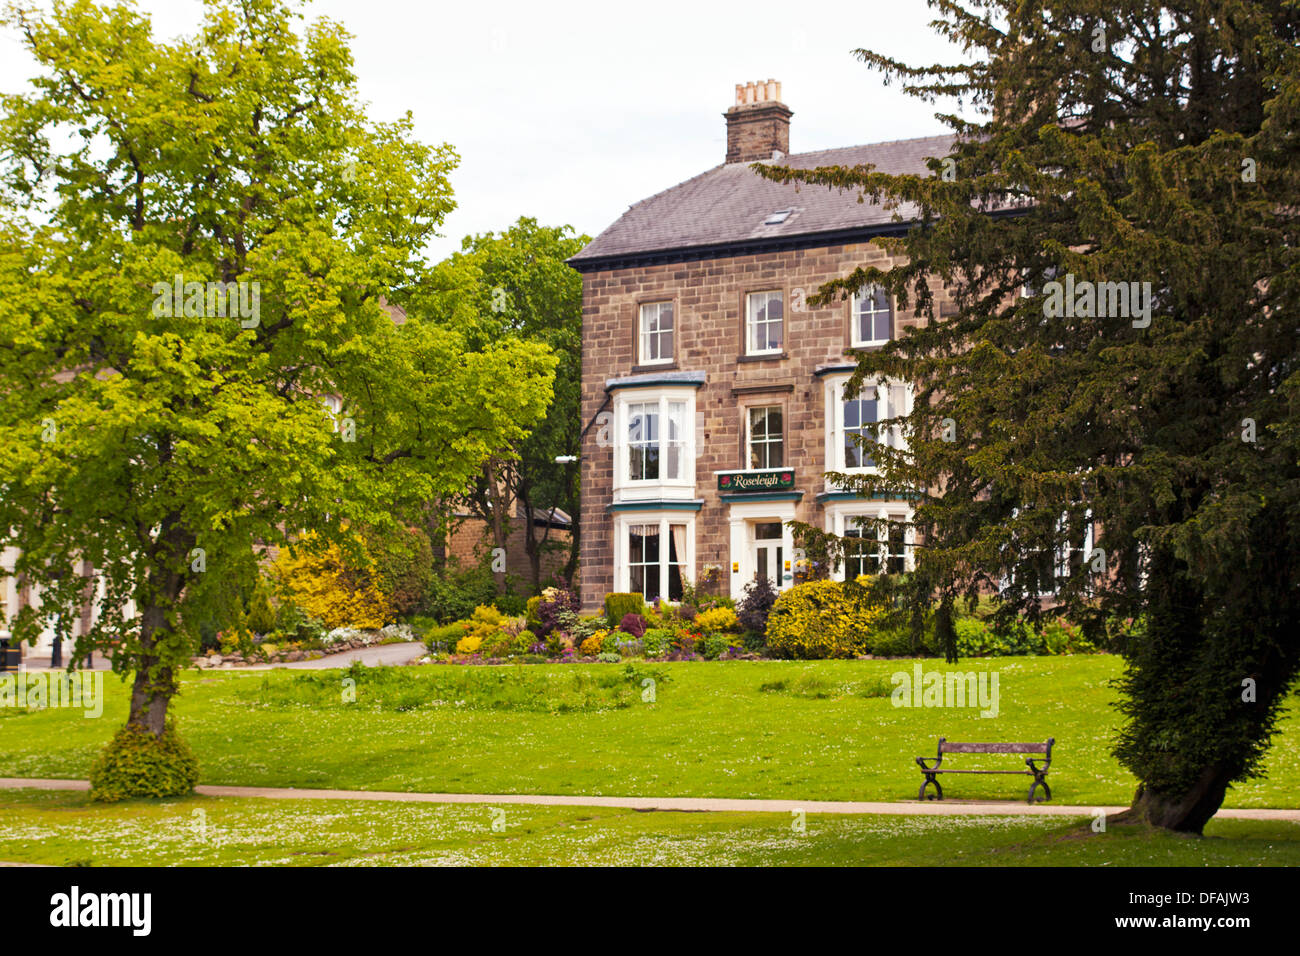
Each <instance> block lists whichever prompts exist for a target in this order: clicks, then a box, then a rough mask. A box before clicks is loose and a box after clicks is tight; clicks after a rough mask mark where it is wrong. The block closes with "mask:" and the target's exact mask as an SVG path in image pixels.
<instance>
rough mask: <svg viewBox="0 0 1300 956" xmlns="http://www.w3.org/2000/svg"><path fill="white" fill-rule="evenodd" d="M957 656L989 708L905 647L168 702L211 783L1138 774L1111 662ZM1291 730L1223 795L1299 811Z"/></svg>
mask: <svg viewBox="0 0 1300 956" xmlns="http://www.w3.org/2000/svg"><path fill="white" fill-rule="evenodd" d="M642 666H643V667H644V666H645V665H642ZM925 667H926V669H927V670H930V669H945V668H944V665H943V664H942V662H939V661H933V660H931V661H926V662H925ZM960 669H961V670H971V671H981V670H995V671H997V672H998V674H999V691H1000V701H999V709H998V715H997V716H996V717H988V718H982V717H980V716H979V710H978V709H977V708H966V709H958V708H903V707H894V706H893V704H892V702H891V699H890V697H889V695H888V694H881V690H882V689H883V688H885V687H889V686H891V685H890V675H891V674H892V673H894V672H895V671H906V672H909V673H910V672H911V670H912V662H911V661H901V660H900V661H884V660H872V661H820V662H782V661H729V662H713V663H703V662H701V663H696V662H682V663H667V664H655V665H652V666H651V668H650V669H647V670H645V671H644V672H642V671H641V670H634V672H633V674H632V676H631V677H629V676H628V672H627V671H626V668H625V666H624V665H601V664H592V665H574V664H569V665H530V666H520V667H463V666H440V665H439V666H428V667H422V668H395V669H389V670H387V671H383V672H375V673H373V674H372V672H369V671H367V672H364V675H363V676H364V679H360V680H358V681H357V683H356V686H355V688H354V689H355V698H356V699H355V701H350V702H349V701H345V699H344V696H343V692H344V690H345V684H344V680H345V679H347V678H348V672H347V671H341V670H335V671H322V672H316V673H312V674H309V675H304V674H303V673H302V672H300V671H290V670H277V671H270V672H252V673H249V672H245V673H240V672H229V673H214V672H203V673H201V674H200V673H198V672H191V673H189V674H187V676H186V677H185V679H184V681H183V693H182V695H181V696H180V698H179V699H178V700H177V703H176V712H177V715H178V718H179V723H180V728H181V732H182V733H183V734H184V736H185V737H186V739H187V740H188V741H189V743H190V744H191V746H192V747H193V748H194V750H195V752H196V753H197V755H198V757H199V760H200V763H201V775H202V782H204V783H210V784H236V785H238V784H246V785H260V786H279V787H337V788H342V789H365V790H417V791H428V792H458V793H556V794H602V795H611V796H623V795H649V796H698V797H709V796H717V797H771V798H797V799H808V800H812V799H820V800H906V799H914V798H915V796H916V791H917V788H918V787H919V785H920V779H919V774H918V773H917V770H916V766H915V764H914V762H913V758H914V757H915V756H917V755H918V754H925V755H929V754H932V753H933V752H934V747H935V740H936V738H938V737H939V736H940V735H943V736H946V737H947V738H948V739H950V740H1003V741H1040V740H1045V739H1046V738H1047V737H1055V738H1056V742H1057V743H1056V749H1055V751H1054V753H1053V764H1052V772H1051V776H1050V778H1049V779H1050V780H1051V783H1052V790H1053V796H1054V800H1055V802H1057V803H1061V804H1072V805H1081V806H1089V807H1091V806H1097V805H1118V804H1126V803H1128V802H1129V799H1130V798H1131V796H1132V794H1133V789H1134V786H1135V781H1134V779H1133V778H1132V776H1131V775H1130V774H1128V773H1127V772H1126V771H1125V770H1124V769H1123V768H1122V767H1120V765H1119V764H1118V763H1117V762H1116V761H1115V759H1114V758H1113V757H1112V756H1111V754H1110V748H1111V742H1112V740H1113V739H1114V731H1115V728H1116V727H1117V725H1118V724H1119V715H1118V714H1117V713H1116V711H1115V710H1114V708H1113V707H1112V703H1113V702H1114V700H1115V693H1114V690H1113V689H1112V688H1111V686H1110V684H1109V682H1110V680H1111V679H1112V678H1114V677H1115V676H1116V675H1117V674H1118V673H1119V670H1120V663H1119V661H1118V660H1117V659H1115V658H1113V657H1108V656H1100V655H1099V656H1087V657H1034V658H999V659H991V660H981V661H963V662H962V663H961V665H960ZM647 680H650V681H653V683H652V684H650V685H646V684H645V682H646V681H647ZM106 691H107V694H106V696H107V700H106V703H105V707H104V716H103V717H102V718H101V719H98V720H87V719H84V718H83V717H82V716H81V714H80V712H77V711H71V710H43V711H37V712H33V713H28V714H23V713H20V712H17V711H15V710H13V709H9V708H0V768H2V769H0V774H2V775H7V776H27V777H71V778H84V777H85V776H86V774H87V771H88V769H89V766H90V762H91V760H92V759H93V757H94V755H95V754H96V753H97V751H98V750H99V748H100V747H102V746H103V744H104V743H105V742H107V740H108V738H109V737H110V735H111V734H112V733H113V731H114V730H115V729H116V727H118V726H119V725H120V724H121V723H122V721H123V720H124V719H125V714H126V699H127V695H126V688H125V687H124V686H123V685H122V684H121V683H120V682H118V681H117V680H116V679H115V678H113V677H112V676H110V677H109V678H108V681H107V685H106ZM1297 729H1298V728H1297V723H1296V717H1295V715H1294V714H1289V715H1287V716H1285V717H1284V718H1283V719H1282V720H1281V721H1280V723H1279V732H1278V734H1277V735H1276V736H1275V738H1274V742H1273V746H1272V748H1271V750H1270V752H1269V754H1268V756H1267V757H1266V759H1265V763H1264V767H1265V770H1266V771H1267V776H1266V777H1265V778H1263V779H1260V780H1254V781H1249V782H1247V783H1244V784H1241V785H1239V786H1237V787H1235V788H1234V789H1232V790H1230V791H1229V793H1228V796H1227V800H1226V805H1227V806H1235V807H1296V806H1300V733H1298V732H1297ZM958 759H960V758H953V760H952V763H953V765H954V766H956V765H958ZM977 759H980V758H967V759H965V760H964V761H963V762H962V763H961V764H960V765H961V766H977V765H978V764H976V763H975V761H976V760H977ZM983 759H987V760H988V761H989V764H990V765H997V766H1005V765H1006V764H1007V762H1008V761H1010V762H1011V763H1012V764H1013V765H1014V764H1016V762H1017V761H1016V758H1014V757H989V758H983ZM1026 789H1027V784H1026V783H1025V782H1024V780H1023V778H1021V777H1011V776H991V777H978V776H974V777H972V776H961V777H957V778H955V779H954V780H953V781H952V782H951V783H946V784H945V790H946V792H947V794H948V796H949V797H951V798H955V799H999V798H1001V799H1013V800H1014V799H1022V798H1023V793H1024V791H1025V790H1026Z"/></svg>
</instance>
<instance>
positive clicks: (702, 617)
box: [695, 607, 740, 634]
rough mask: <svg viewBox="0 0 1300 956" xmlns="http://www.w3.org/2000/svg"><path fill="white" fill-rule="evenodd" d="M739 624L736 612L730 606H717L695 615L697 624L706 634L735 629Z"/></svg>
mask: <svg viewBox="0 0 1300 956" xmlns="http://www.w3.org/2000/svg"><path fill="white" fill-rule="evenodd" d="M739 625H740V621H739V619H738V618H737V617H736V612H735V611H733V610H732V609H731V608H729V607H715V608H712V609H711V610H708V611H701V612H700V613H699V614H697V615H696V617H695V626H696V627H698V628H699V629H700V630H702V631H704V633H706V634H722V633H726V632H728V631H734V630H736V628H737V627H738V626H739Z"/></svg>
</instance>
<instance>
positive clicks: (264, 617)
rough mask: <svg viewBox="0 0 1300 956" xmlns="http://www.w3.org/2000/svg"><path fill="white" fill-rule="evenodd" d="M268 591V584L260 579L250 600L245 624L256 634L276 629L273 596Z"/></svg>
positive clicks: (267, 632) (268, 632)
mask: <svg viewBox="0 0 1300 956" xmlns="http://www.w3.org/2000/svg"><path fill="white" fill-rule="evenodd" d="M266 591H267V589H266V586H265V585H264V584H263V583H262V582H261V581H260V580H259V581H258V582H257V587H255V588H254V589H253V596H252V597H251V598H250V599H249V601H248V616H247V617H245V618H244V626H245V627H247V628H248V629H249V630H250V631H252V632H253V633H254V634H270V633H271V632H272V631H274V630H275V609H274V608H273V607H271V598H270V596H269V595H268V594H267V593H266Z"/></svg>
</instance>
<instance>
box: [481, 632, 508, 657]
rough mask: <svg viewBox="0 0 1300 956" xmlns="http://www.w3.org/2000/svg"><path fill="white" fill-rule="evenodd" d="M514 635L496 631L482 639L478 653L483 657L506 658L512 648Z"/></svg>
mask: <svg viewBox="0 0 1300 956" xmlns="http://www.w3.org/2000/svg"><path fill="white" fill-rule="evenodd" d="M514 644H515V634H514V633H512V632H511V631H496V632H494V633H492V634H489V635H488V636H487V637H485V638H483V643H482V644H480V645H479V648H478V652H479V653H480V654H482V655H483V656H484V657H506V656H508V655H509V654H510V652H511V650H512V649H513V648H514Z"/></svg>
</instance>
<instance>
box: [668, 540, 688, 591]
mask: <svg viewBox="0 0 1300 956" xmlns="http://www.w3.org/2000/svg"><path fill="white" fill-rule="evenodd" d="M679 541H680V542H682V544H683V546H684V545H685V542H686V525H682V524H674V525H669V527H668V600H670V601H680V600H681V599H682V568H681V564H682V555H681V554H680V552H679V551H678V547H677V543H678V542H679Z"/></svg>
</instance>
